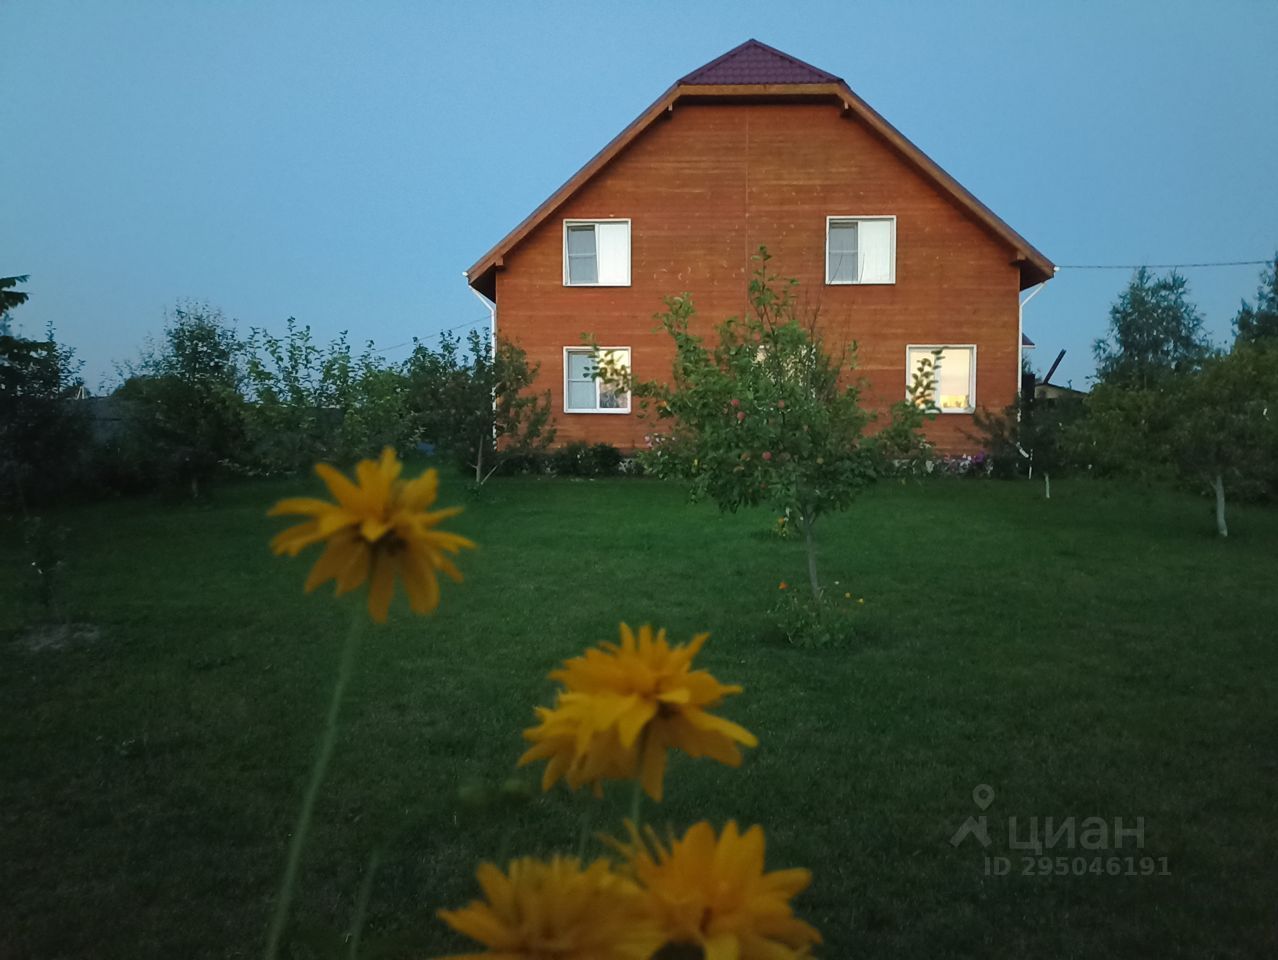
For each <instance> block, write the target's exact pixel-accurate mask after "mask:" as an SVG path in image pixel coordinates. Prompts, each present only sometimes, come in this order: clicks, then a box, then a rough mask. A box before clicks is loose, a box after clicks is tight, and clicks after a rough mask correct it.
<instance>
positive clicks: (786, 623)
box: [769, 585, 858, 648]
mask: <svg viewBox="0 0 1278 960" xmlns="http://www.w3.org/2000/svg"><path fill="white" fill-rule="evenodd" d="M857 613H858V606H857V604H856V602H855V601H854V600H853V599H852V598H851V597H850V596H844V595H842V594H839V595H835V594H833V593H822V594H821V595H820V596H818V597H812V596H808V595H806V594H803V593H801V592H800V591H798V590H795V589H793V588H791V587H789V586H788V585H787V586H786V588H785V589H783V590H778V591H777V601H776V603H774V604H773V605H772V609H771V610H770V611H769V617H770V618H771V621H772V624H773V626H774V627H775V629H776V631H777V632H778V633H779V634H780V635H781V636H782V637H783V638H784V639H785V641H786V642H787V643H789V644H792V645H794V646H796V647H814V648H821V647H845V646H850V645H851V644H852V643H853V641H855V640H856V639H857V629H856V617H857Z"/></svg>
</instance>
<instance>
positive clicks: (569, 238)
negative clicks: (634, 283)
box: [564, 220, 630, 287]
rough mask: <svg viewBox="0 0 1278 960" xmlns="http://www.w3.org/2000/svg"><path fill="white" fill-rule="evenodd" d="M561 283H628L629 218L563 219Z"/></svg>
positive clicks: (612, 284)
mask: <svg viewBox="0 0 1278 960" xmlns="http://www.w3.org/2000/svg"><path fill="white" fill-rule="evenodd" d="M564 285H565V286H569V287H628V286H630V221H629V220H565V221H564Z"/></svg>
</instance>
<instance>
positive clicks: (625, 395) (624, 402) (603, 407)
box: [564, 347, 630, 413]
mask: <svg viewBox="0 0 1278 960" xmlns="http://www.w3.org/2000/svg"><path fill="white" fill-rule="evenodd" d="M599 352H600V354H601V355H602V356H603V357H604V358H605V359H606V360H607V361H608V363H609V364H611V366H613V367H615V368H617V369H618V370H622V371H625V372H627V373H628V372H629V370H630V348H629V347H601V348H600V351H599ZM595 359H596V354H595V351H594V350H593V349H591V348H590V347H564V413H629V412H630V392H629V390H628V389H627V388H626V387H623V386H620V385H619V384H616V383H609V382H607V381H606V380H604V379H601V378H600V377H598V376H597V375H596V374H597V371H596V367H597V366H598V365H597V364H596V362H595ZM604 369H608V367H607V365H605V367H604Z"/></svg>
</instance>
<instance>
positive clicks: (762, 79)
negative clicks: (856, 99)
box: [675, 37, 840, 86]
mask: <svg viewBox="0 0 1278 960" xmlns="http://www.w3.org/2000/svg"><path fill="white" fill-rule="evenodd" d="M752 54H765V55H766V56H765V58H764V59H765V60H766V59H767V58H776V60H779V61H781V63H780V64H773V65H772V66H771V67H769V66H767V65H764V64H761V63H760V62H759V61H760V58H759V57H758V56H751V55H752ZM752 61H753V62H752ZM725 71H726V72H727V73H728V74H729V75H728V76H726V77H716V76H715V74H716V73H724V72H725ZM712 77H713V78H714V79H713V80H711V79H709V78H712ZM839 80H840V78H839V77H836V76H835V75H834V74H832V73H830V72H829V71H828V70H822V69H821V68H820V67H815V66H813V65H812V64H810V63H808V62H806V61H804V60H800V59H799V58H798V57H796V56H792V55H791V54H788V53H786V52H785V51H784V50H778V49H777V48H776V47H773V46H769V45H768V44H766V43H763V42H762V41H760V40H756V39H755V38H754V37H751V38H750V39H749V40H746V41H745V42H744V43H739V44H737V45H736V46H735V47H733V48H732V49H731V50H729V51H728V52H727V53H723V54H720V55H719V56H717V57H715V58H714V59H713V60H711V61H710V62H709V63H704V64H702V65H701V66H699V67H697V69H695V70H693V71H691V72H690V73H686V74H684V75H683V76H682V77H680V78H679V79H678V80H677V81H675V84H676V86H678V85H683V86H698V85H706V84H707V83H712V84H713V83H726V84H729V85H732V84H746V83H779V84H793V83H833V82H837V81H839Z"/></svg>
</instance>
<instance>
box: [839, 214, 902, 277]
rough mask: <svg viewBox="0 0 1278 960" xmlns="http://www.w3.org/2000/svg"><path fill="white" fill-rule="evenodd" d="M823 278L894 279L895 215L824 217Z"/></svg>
mask: <svg viewBox="0 0 1278 960" xmlns="http://www.w3.org/2000/svg"><path fill="white" fill-rule="evenodd" d="M825 282H826V283H830V284H839V283H896V217H827V218H826V234H825Z"/></svg>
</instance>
